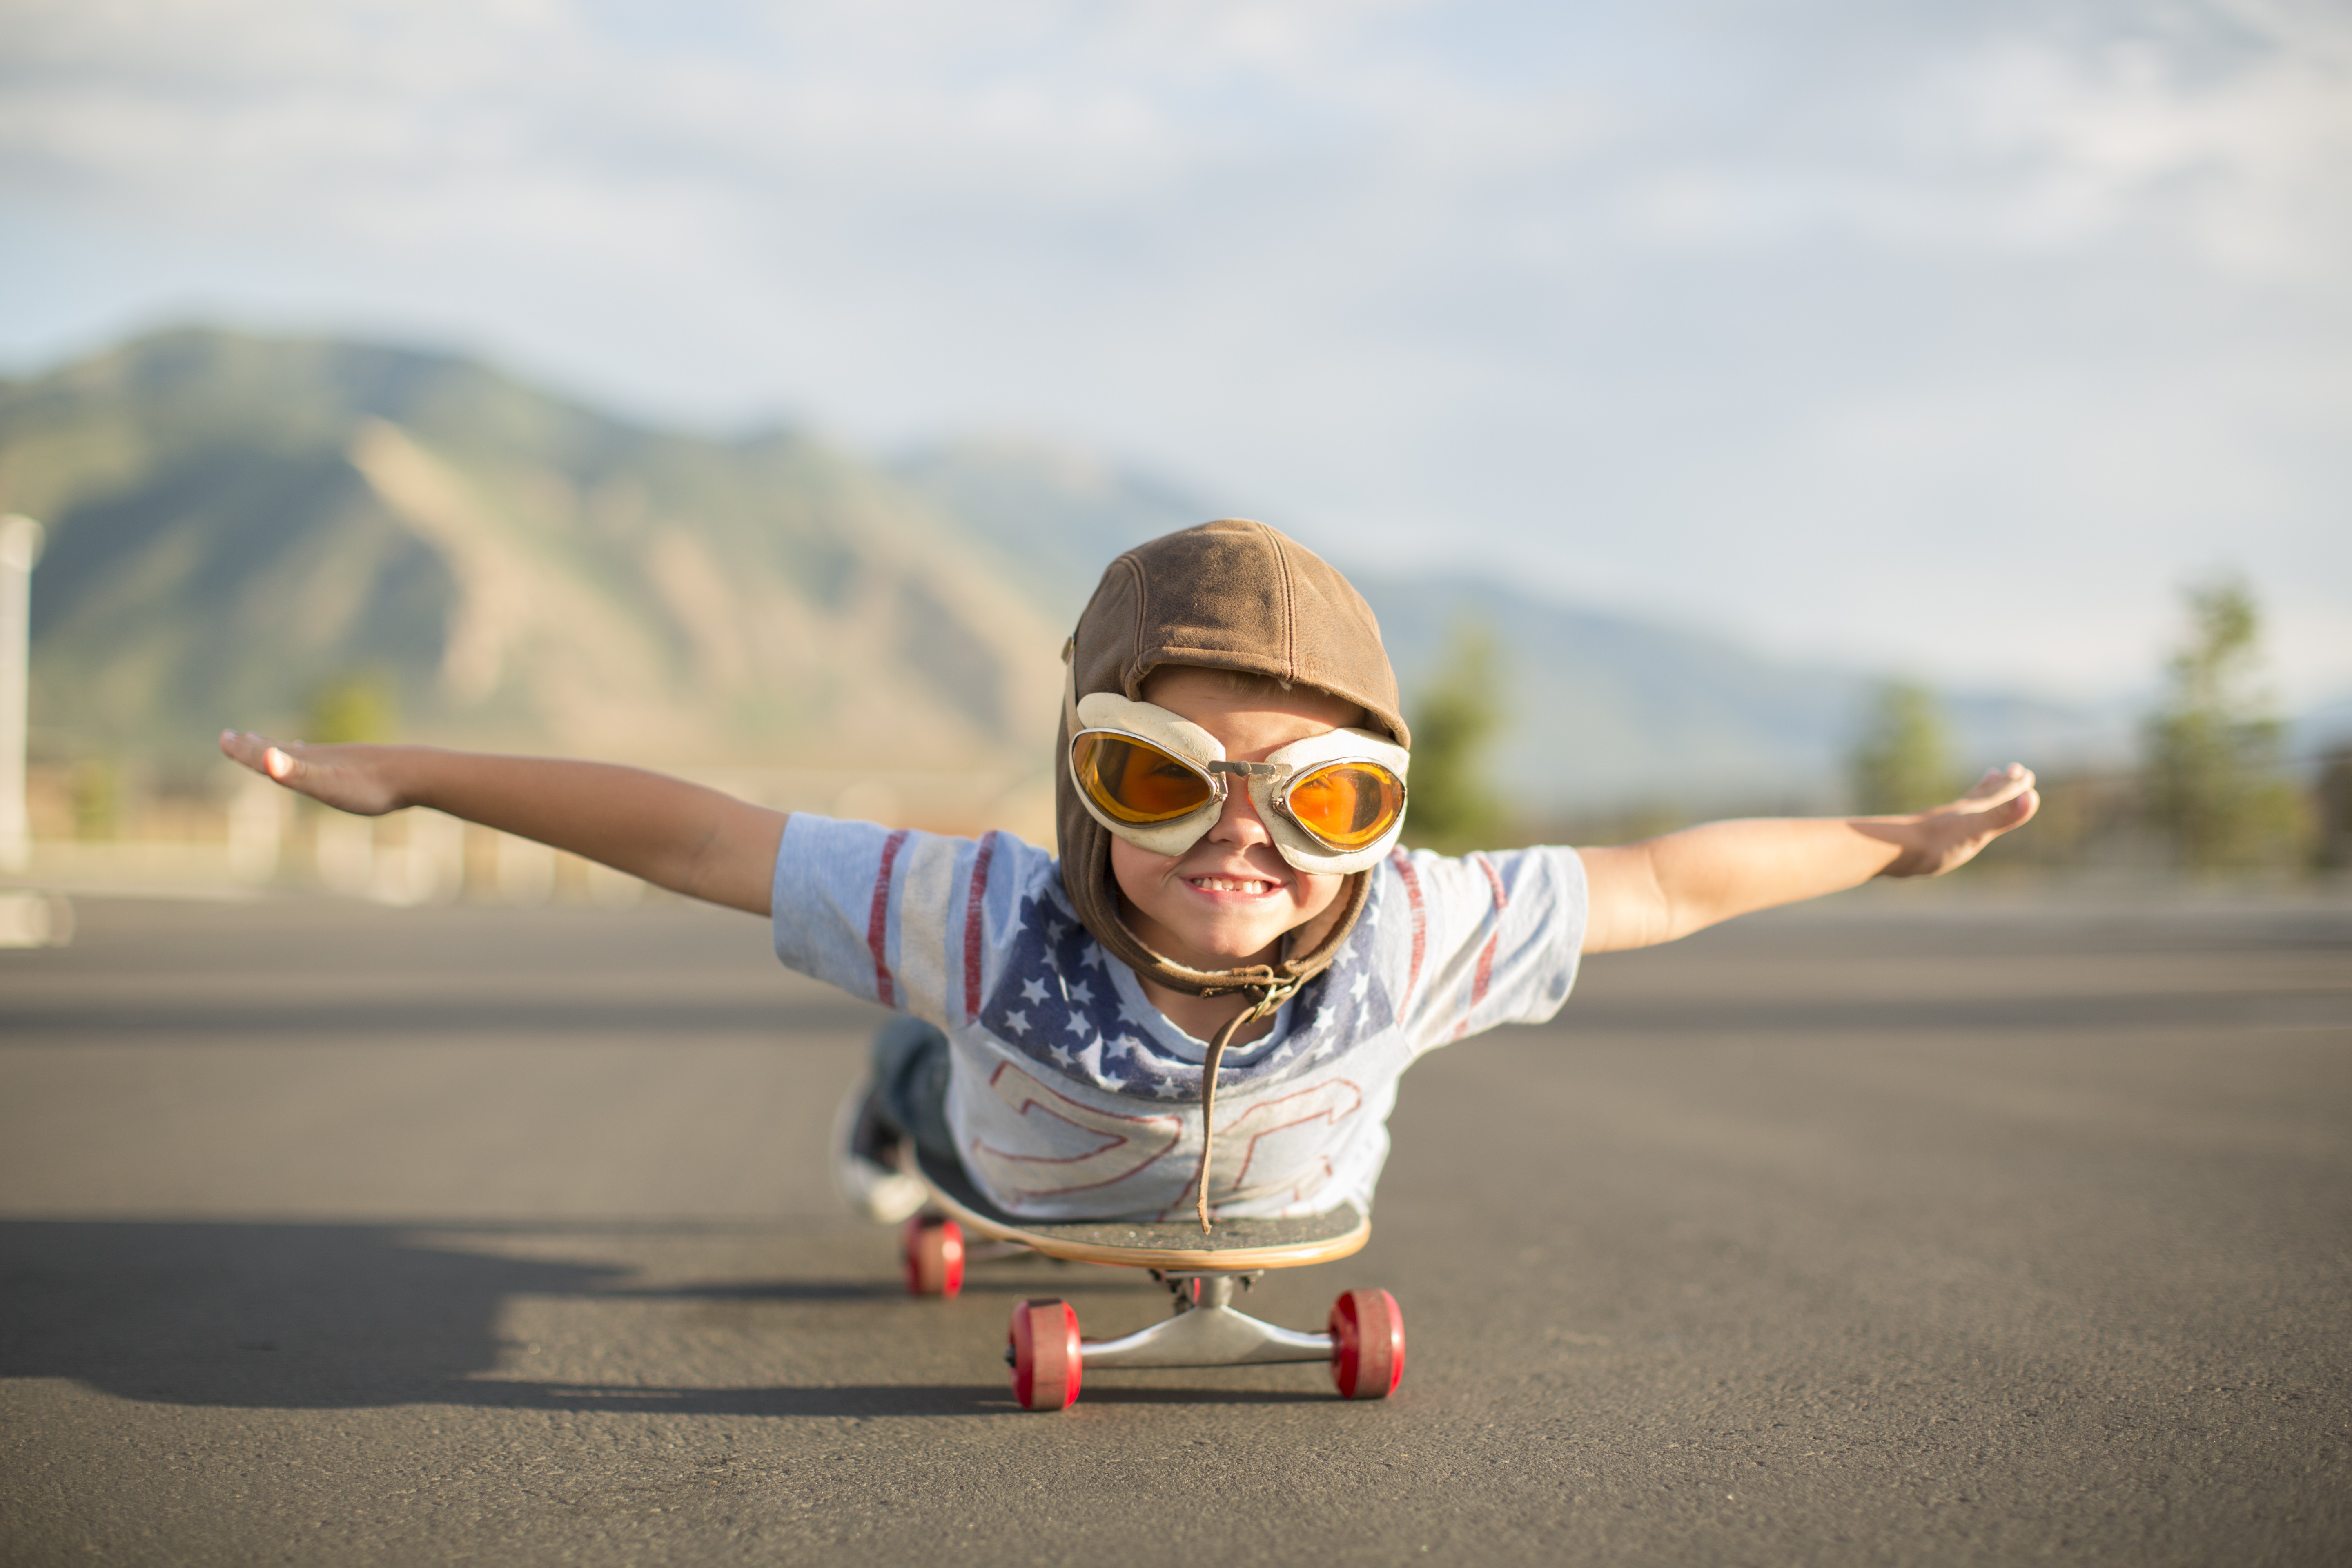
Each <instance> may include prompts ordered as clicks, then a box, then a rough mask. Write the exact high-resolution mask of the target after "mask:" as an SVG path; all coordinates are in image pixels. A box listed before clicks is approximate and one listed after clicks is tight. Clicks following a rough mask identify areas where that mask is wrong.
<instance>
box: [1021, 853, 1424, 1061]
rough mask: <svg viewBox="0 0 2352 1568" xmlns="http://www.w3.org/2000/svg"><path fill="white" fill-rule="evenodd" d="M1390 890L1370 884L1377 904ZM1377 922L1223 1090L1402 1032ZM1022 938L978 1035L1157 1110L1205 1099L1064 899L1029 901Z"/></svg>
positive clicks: (1365, 927) (1311, 986)
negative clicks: (1379, 967) (1123, 994)
mask: <svg viewBox="0 0 2352 1568" xmlns="http://www.w3.org/2000/svg"><path fill="white" fill-rule="evenodd" d="M1385 882H1386V879H1384V878H1381V877H1379V876H1378V875H1377V874H1375V897H1374V899H1373V903H1374V905H1377V904H1378V902H1379V897H1378V894H1379V892H1380V891H1381V889H1383V888H1384V886H1385ZM1375 915H1376V910H1375V909H1372V908H1368V909H1367V910H1365V911H1364V919H1363V920H1362V921H1361V922H1360V924H1359V925H1358V927H1357V929H1356V931H1354V932H1353V933H1352V934H1351V935H1350V936H1349V940H1348V943H1347V945H1346V947H1344V948H1342V949H1341V950H1340V953H1339V959H1338V961H1337V962H1336V963H1333V964H1332V965H1331V967H1330V968H1329V969H1327V970H1325V971H1324V972H1323V973H1321V974H1318V975H1317V976H1316V977H1315V978H1314V979H1313V980H1310V981H1308V982H1307V984H1305V985H1304V986H1302V987H1300V989H1299V992H1298V994H1297V996H1296V997H1295V998H1294V999H1293V1000H1292V1002H1291V1019H1290V1029H1289V1032H1288V1033H1287V1034H1286V1035H1285V1036H1284V1037H1283V1038H1282V1040H1281V1041H1280V1042H1279V1043H1277V1044H1276V1045H1274V1046H1272V1047H1267V1046H1265V1045H1264V1044H1263V1043H1259V1044H1256V1045H1253V1046H1249V1047H1240V1048H1238V1049H1236V1050H1233V1051H1228V1052H1227V1053H1226V1058H1225V1060H1226V1065H1225V1067H1224V1068H1223V1070H1222V1071H1220V1072H1219V1074H1218V1075H1217V1082H1218V1086H1219V1088H1221V1089H1226V1090H1228V1091H1230V1090H1231V1089H1234V1088H1236V1087H1239V1086H1243V1085H1247V1086H1250V1087H1253V1088H1256V1087H1262V1086H1265V1085H1271V1084H1276V1083H1280V1082H1282V1081H1284V1080H1285V1079H1290V1078H1294V1077H1297V1076H1298V1075H1299V1074H1301V1073H1304V1072H1307V1071H1308V1070H1309V1069H1311V1068H1318V1066H1319V1065H1320V1064H1323V1063H1327V1062H1328V1061H1330V1060H1331V1059H1332V1058H1334V1057H1336V1056H1339V1055H1342V1054H1344V1053H1345V1052H1346V1051H1347V1050H1348V1049H1349V1047H1352V1046H1354V1045H1355V1044H1356V1042H1358V1041H1360V1040H1364V1039H1369V1038H1370V1037H1372V1036H1374V1035H1377V1034H1379V1033H1381V1031H1382V1030H1385V1029H1387V1028H1389V1027H1390V1026H1392V1025H1393V1024H1394V1023H1395V1022H1396V1008H1395V1005H1394V1004H1393V1003H1392V1001H1391V998H1390V996H1389V993H1388V988H1387V987H1386V986H1385V985H1383V984H1381V977H1380V975H1379V974H1378V973H1375V972H1374V969H1373V963H1372V960H1373V953H1374V948H1375V944H1374V940H1373V926H1374V918H1375ZM1017 929H1018V931H1019V935H1018V936H1017V937H1016V938H1015V939H1014V941H1013V951H1012V953H1011V954H1010V956H1009V957H1008V958H1007V959H1006V961H1005V964H1004V969H1003V973H1001V974H999V975H998V977H997V981H996V984H995V986H994V987H993V988H992V990H991V992H990V993H989V996H988V1000H987V1002H986V1003H985V1004H984V1005H982V1008H981V1010H980V1017H979V1020H978V1022H979V1024H980V1026H981V1027H982V1028H983V1029H986V1030H987V1031H988V1032H989V1033H990V1034H991V1035H993V1036H994V1037H996V1038H997V1039H999V1040H1001V1041H1003V1043H1004V1044H1005V1045H1006V1046H1008V1047H1011V1048H1012V1049H1013V1050H1014V1051H1017V1052H1019V1053H1020V1054H1021V1055H1023V1056H1024V1057H1027V1058H1029V1059H1030V1060H1032V1061H1034V1062H1035V1063H1037V1064H1038V1065H1039V1066H1041V1067H1044V1068H1047V1069H1048V1070H1050V1071H1052V1072H1055V1073H1056V1074H1059V1075H1060V1076H1062V1077H1064V1078H1066V1079H1074V1080H1075V1081H1076V1082H1078V1083H1082V1084H1086V1085H1087V1086H1088V1087H1090V1088H1093V1089H1099V1090H1103V1091H1106V1092H1108V1093H1111V1094H1118V1095H1125V1096H1127V1097H1129V1098H1130V1099H1135V1100H1154V1101H1158V1102H1160V1103H1165V1102H1166V1101H1168V1100H1198V1099H1199V1098H1200V1095H1201V1068H1200V1064H1199V1063H1197V1062H1189V1061H1186V1060H1184V1059H1183V1058H1181V1057H1176V1056H1172V1055H1170V1054H1169V1053H1168V1052H1167V1051H1166V1050H1165V1049H1164V1048H1163V1047H1161V1046H1160V1044H1159V1043H1158V1042H1157V1040H1156V1039H1155V1038H1154V1037H1153V1034H1152V1031H1151V1030H1150V1029H1149V1028H1146V1027H1141V1026H1139V1025H1140V1023H1141V1020H1139V1019H1136V1018H1132V1017H1129V1016H1128V1014H1127V1012H1126V1010H1125V1009H1124V1007H1123V1006H1122V1005H1121V1003H1120V1001H1119V996H1118V986H1117V985H1116V984H1113V983H1112V979H1111V968H1110V966H1111V965H1112V964H1113V963H1117V962H1118V961H1117V960H1116V959H1114V958H1112V957H1111V956H1110V955H1109V954H1108V953H1107V952H1104V951H1103V948H1102V944H1101V943H1099V942H1096V941H1095V939H1094V935H1093V933H1092V932H1090V931H1087V928H1086V927H1085V926H1084V925H1082V924H1080V923H1079V922H1078V921H1077V920H1076V918H1075V917H1074V916H1072V915H1071V914H1070V913H1069V911H1067V910H1065V909H1063V908H1061V907H1060V906H1059V901H1058V900H1054V899H1052V898H1051V897H1050V896H1043V897H1034V898H1024V899H1023V900H1021V910H1020V916H1019V925H1018V928H1017Z"/></svg>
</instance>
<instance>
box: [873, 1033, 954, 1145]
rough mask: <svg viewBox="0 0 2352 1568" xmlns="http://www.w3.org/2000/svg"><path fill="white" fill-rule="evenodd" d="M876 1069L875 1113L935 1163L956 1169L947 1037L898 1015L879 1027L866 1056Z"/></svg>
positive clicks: (886, 1124) (885, 1124)
mask: <svg viewBox="0 0 2352 1568" xmlns="http://www.w3.org/2000/svg"><path fill="white" fill-rule="evenodd" d="M868 1060H869V1061H870V1062H871V1063H872V1066H873V1069H874V1100H873V1104H874V1110H875V1114H876V1116H877V1119H878V1120H879V1121H881V1122H882V1124H883V1125H884V1126H886V1127H887V1128H888V1129H889V1130H890V1131H893V1132H896V1133H898V1134H899V1135H900V1136H901V1137H906V1138H912V1139H913V1140H914V1141H915V1147H916V1148H918V1149H920V1150H921V1151H922V1152H924V1153H926V1154H929V1155H931V1156H932V1157H933V1158H935V1159H941V1160H945V1161H947V1162H948V1163H950V1164H954V1163H956V1158H957V1157H956V1146H955V1144H956V1141H955V1134H954V1133H953V1132H952V1131H950V1130H949V1128H948V1073H949V1061H948V1037H947V1036H945V1035H944V1034H941V1033H940V1030H939V1029H938V1028H937V1027H936V1026H933V1025H930V1024H927V1023H925V1022H923V1020H922V1019H920V1018H915V1017H909V1016H907V1015H905V1014H900V1015H899V1016H898V1017H896V1018H893V1019H891V1020H890V1021H889V1022H888V1023H887V1024H885V1025H883V1026H882V1028H881V1030H880V1032H879V1033H877V1034H876V1035H875V1037H874V1044H873V1046H872V1047H870V1048H869V1051H868Z"/></svg>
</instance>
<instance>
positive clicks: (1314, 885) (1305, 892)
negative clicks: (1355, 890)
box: [1292, 871, 1348, 920]
mask: <svg viewBox="0 0 2352 1568" xmlns="http://www.w3.org/2000/svg"><path fill="white" fill-rule="evenodd" d="M1347 884H1348V879H1347V878H1345V877H1326V876H1321V875H1318V873H1315V872H1312V871H1302V872H1300V873H1299V875H1298V882H1297V887H1296V888H1295V889H1293V890H1292V897H1294V898H1296V899H1297V900H1298V904H1297V908H1298V912H1299V914H1300V915H1302V916H1304V917H1305V918H1306V919H1307V920H1313V919H1314V918H1315V917H1316V916H1317V915H1319V914H1321V913H1322V912H1323V911H1324V910H1328V909H1329V908H1330V907H1331V906H1332V904H1333V903H1334V902H1336V901H1337V900H1339V889H1341V888H1343V887H1345V886H1347Z"/></svg>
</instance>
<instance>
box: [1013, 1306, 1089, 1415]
mask: <svg viewBox="0 0 2352 1568" xmlns="http://www.w3.org/2000/svg"><path fill="white" fill-rule="evenodd" d="M1009 1338H1010V1339H1011V1341H1012V1344H1013V1398H1014V1399H1015V1400H1016V1401H1018V1402H1019V1404H1020V1405H1021V1408H1022V1409H1024V1410H1067V1409H1068V1408H1069V1407H1070V1406H1071V1405H1075V1404H1076V1403H1077V1398H1078V1376H1079V1374H1080V1373H1082V1372H1084V1371H1085V1370H1086V1363H1085V1359H1084V1357H1083V1355H1082V1353H1081V1352H1080V1351H1079V1349H1078V1310H1077V1309H1076V1307H1073V1306H1071V1305H1070V1304H1069V1303H1068V1302H1067V1301H1064V1300H1059V1299H1057V1298H1054V1297H1041V1298H1039V1299H1038V1300H1034V1301H1023V1302H1021V1303H1020V1304H1019V1305H1017V1306H1015V1307H1014V1308H1013V1327H1012V1331H1011V1333H1010V1335H1009Z"/></svg>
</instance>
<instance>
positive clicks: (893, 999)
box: [866, 827, 907, 1007]
mask: <svg viewBox="0 0 2352 1568" xmlns="http://www.w3.org/2000/svg"><path fill="white" fill-rule="evenodd" d="M906 842H907V830H906V829H905V828H903V827H901V828H899V829H898V831H897V832H895V833H893V834H891V835H890V837H887V838H885V839H884V840H882V869H881V870H879V871H877V872H876V873H875V876H874V912H873V913H872V914H870V915H868V916H867V917H866V948H867V950H868V951H870V952H872V953H873V954H874V999H875V1000H876V1001H877V1002H879V1003H881V1004H882V1005H884V1006H885V1007H896V1006H897V1005H898V986H897V985H896V984H893V983H892V981H891V979H890V868H892V867H893V866H896V865H897V864H898V850H899V848H900V847H902V846H903V845H904V844H905V843H906Z"/></svg>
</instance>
